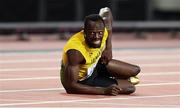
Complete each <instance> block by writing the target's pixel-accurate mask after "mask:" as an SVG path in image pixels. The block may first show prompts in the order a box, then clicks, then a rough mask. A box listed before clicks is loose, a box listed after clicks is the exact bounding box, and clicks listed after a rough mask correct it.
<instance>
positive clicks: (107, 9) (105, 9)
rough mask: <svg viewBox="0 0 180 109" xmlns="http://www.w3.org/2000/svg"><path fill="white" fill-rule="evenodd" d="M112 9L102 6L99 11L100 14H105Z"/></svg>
mask: <svg viewBox="0 0 180 109" xmlns="http://www.w3.org/2000/svg"><path fill="white" fill-rule="evenodd" d="M109 10H110V9H109V8H108V7H105V8H101V9H100V11H99V15H100V16H104V14H105V13H107V12H108V11H109Z"/></svg>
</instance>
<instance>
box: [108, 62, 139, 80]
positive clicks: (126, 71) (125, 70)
mask: <svg viewBox="0 0 180 109" xmlns="http://www.w3.org/2000/svg"><path fill="white" fill-rule="evenodd" d="M106 68H107V70H108V72H109V73H110V75H111V76H113V77H117V78H121V79H128V78H130V77H132V76H136V75H137V74H138V73H139V72H140V67H139V66H136V65H132V64H129V63H125V62H122V61H119V60H115V59H112V60H111V61H109V63H108V64H107V66H106Z"/></svg>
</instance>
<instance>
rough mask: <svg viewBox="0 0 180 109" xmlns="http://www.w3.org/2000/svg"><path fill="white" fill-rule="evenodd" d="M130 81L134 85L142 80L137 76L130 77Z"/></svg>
mask: <svg viewBox="0 0 180 109" xmlns="http://www.w3.org/2000/svg"><path fill="white" fill-rule="evenodd" d="M128 81H129V82H131V83H132V84H133V85H137V84H139V82H140V80H139V78H138V77H137V76H133V77H130V78H129V79H128Z"/></svg>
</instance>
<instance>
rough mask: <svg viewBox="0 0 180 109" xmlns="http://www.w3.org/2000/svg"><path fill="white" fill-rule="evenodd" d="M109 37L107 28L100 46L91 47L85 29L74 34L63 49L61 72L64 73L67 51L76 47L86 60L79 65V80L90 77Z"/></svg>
mask: <svg viewBox="0 0 180 109" xmlns="http://www.w3.org/2000/svg"><path fill="white" fill-rule="evenodd" d="M107 37H108V32H107V29H106V28H105V31H104V36H103V39H102V43H101V46H100V48H89V47H88V45H87V44H86V43H85V39H84V33H83V30H82V31H80V32H78V33H76V34H75V35H73V36H72V37H71V38H70V39H69V40H68V42H67V44H66V45H65V46H64V49H63V55H62V63H61V73H64V66H65V65H66V63H67V54H66V53H67V51H68V50H70V49H75V50H77V51H79V52H80V53H81V54H82V55H83V57H84V59H85V60H86V63H85V64H81V65H80V66H79V69H80V70H79V75H78V79H79V81H82V80H84V79H86V78H88V77H89V76H91V74H92V73H93V71H94V68H95V67H96V65H97V63H98V61H99V59H100V57H101V54H102V52H103V51H104V49H105V47H106V40H107Z"/></svg>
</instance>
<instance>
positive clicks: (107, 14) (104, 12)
mask: <svg viewBox="0 0 180 109" xmlns="http://www.w3.org/2000/svg"><path fill="white" fill-rule="evenodd" d="M99 14H100V16H101V17H102V18H103V20H104V22H105V26H106V28H107V30H108V38H107V40H106V49H105V50H104V52H103V54H102V58H101V60H102V63H104V64H107V63H108V62H109V61H110V60H111V59H112V43H111V38H112V22H113V16H112V13H111V10H110V9H109V8H107V7H106V8H102V9H101V10H100V12H99Z"/></svg>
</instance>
